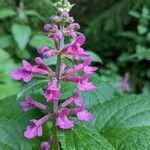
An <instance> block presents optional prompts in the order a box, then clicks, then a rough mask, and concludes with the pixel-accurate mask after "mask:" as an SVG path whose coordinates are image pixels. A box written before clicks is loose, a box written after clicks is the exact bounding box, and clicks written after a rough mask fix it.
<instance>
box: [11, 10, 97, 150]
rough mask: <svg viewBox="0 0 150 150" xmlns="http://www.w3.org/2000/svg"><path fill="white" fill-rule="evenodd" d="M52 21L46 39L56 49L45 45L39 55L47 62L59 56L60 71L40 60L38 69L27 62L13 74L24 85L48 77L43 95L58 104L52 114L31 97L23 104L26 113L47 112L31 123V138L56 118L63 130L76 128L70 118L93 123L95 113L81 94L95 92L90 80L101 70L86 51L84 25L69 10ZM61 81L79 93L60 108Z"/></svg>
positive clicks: (43, 144) (47, 146) (36, 62)
mask: <svg viewBox="0 0 150 150" xmlns="http://www.w3.org/2000/svg"><path fill="white" fill-rule="evenodd" d="M51 20H52V24H45V25H44V31H45V32H46V36H47V37H48V38H50V39H52V40H53V41H54V43H55V48H52V47H48V46H44V47H41V48H39V50H38V53H39V55H41V57H44V58H46V59H47V58H49V59H50V58H51V57H53V56H57V66H56V71H53V70H52V69H51V68H50V67H49V66H47V65H46V64H45V63H44V62H43V60H42V58H41V57H37V58H35V65H34V66H32V65H30V64H29V62H27V61H26V60H23V66H22V68H21V69H17V70H15V71H13V72H12V77H13V78H14V79H15V80H23V81H24V82H29V81H30V80H31V79H32V78H33V76H34V75H35V74H40V75H43V76H45V77H47V78H48V79H49V82H48V83H47V85H46V88H44V92H43V94H44V97H45V100H46V102H47V103H54V104H55V105H54V111H53V112H52V111H50V108H49V107H48V106H46V105H44V104H41V103H39V102H37V101H35V100H33V99H32V97H30V96H29V95H28V96H26V97H25V99H24V100H23V101H22V102H21V103H20V106H21V108H22V109H23V110H24V111H28V110H30V109H31V108H32V107H36V108H38V109H41V110H43V111H45V112H47V114H46V115H45V116H44V117H43V118H41V119H39V120H35V119H33V120H31V123H30V124H29V125H28V126H27V127H26V130H25V132H24V136H25V137H26V138H28V139H32V138H35V137H37V136H42V134H43V132H42V125H43V124H44V123H45V122H47V121H49V120H52V119H53V118H55V126H58V127H59V128H61V129H70V128H73V127H74V121H72V120H70V119H69V116H76V117H77V119H78V120H80V121H86V122H89V121H91V120H92V114H91V113H90V112H88V111H87V110H86V109H85V103H84V102H83V99H82V98H81V97H80V94H79V91H80V90H81V91H92V90H95V89H96V86H95V85H94V84H93V83H92V82H90V81H89V78H90V77H91V76H92V74H93V72H94V71H96V70H97V68H96V67H92V66H90V64H91V58H90V55H89V54H88V53H87V52H85V51H84V49H83V48H82V45H83V44H84V42H85V37H84V35H81V34H80V35H79V34H78V33H77V32H76V31H77V30H78V29H80V25H79V24H78V23H74V19H73V18H72V17H70V16H69V13H68V12H67V11H64V12H62V13H61V14H60V15H59V16H53V17H51ZM66 38H68V39H69V40H70V41H71V42H70V43H67V44H66V45H65V44H64V39H66ZM62 56H63V57H66V58H68V59H69V60H70V61H72V62H73V63H74V66H73V67H70V66H68V65H66V64H64V63H62V61H61V59H62ZM77 62H80V63H77ZM60 81H62V82H72V83H73V84H76V85H77V90H76V91H75V92H74V93H73V95H72V96H71V97H70V98H69V99H67V100H65V101H63V102H62V103H61V104H59V105H58V101H59V99H60V97H61V95H62V93H61V88H60V85H59V83H60ZM70 105H71V107H70ZM41 147H43V148H42V149H46V148H47V149H49V144H48V143H47V142H44V143H42V144H41Z"/></svg>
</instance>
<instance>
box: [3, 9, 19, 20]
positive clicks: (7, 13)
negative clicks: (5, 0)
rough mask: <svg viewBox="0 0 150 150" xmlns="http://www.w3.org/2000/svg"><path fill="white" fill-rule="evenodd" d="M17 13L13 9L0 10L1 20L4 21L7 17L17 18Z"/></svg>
mask: <svg viewBox="0 0 150 150" xmlns="http://www.w3.org/2000/svg"><path fill="white" fill-rule="evenodd" d="M15 15H16V12H15V11H14V10H12V9H1V10H0V19H4V18H7V17H12V16H15Z"/></svg>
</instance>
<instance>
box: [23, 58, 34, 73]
mask: <svg viewBox="0 0 150 150" xmlns="http://www.w3.org/2000/svg"><path fill="white" fill-rule="evenodd" d="M23 68H24V69H25V70H27V71H32V66H31V65H30V64H29V63H28V62H27V61H26V60H23Z"/></svg>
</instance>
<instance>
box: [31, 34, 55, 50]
mask: <svg viewBox="0 0 150 150" xmlns="http://www.w3.org/2000/svg"><path fill="white" fill-rule="evenodd" d="M30 45H31V46H32V47H34V48H36V49H38V48H40V47H42V46H50V47H52V48H54V47H55V45H54V42H53V40H51V39H50V38H47V37H44V36H34V37H33V38H32V39H31V41H30Z"/></svg>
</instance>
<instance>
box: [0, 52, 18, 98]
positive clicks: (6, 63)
mask: <svg viewBox="0 0 150 150" xmlns="http://www.w3.org/2000/svg"><path fill="white" fill-rule="evenodd" d="M0 56H1V59H0V66H1V67H0V99H2V98H5V97H8V96H10V95H13V94H15V93H16V92H17V90H18V88H19V87H20V84H19V83H18V82H16V81H14V80H13V79H12V78H11V72H12V71H13V70H14V69H16V68H17V67H18V65H16V64H15V62H14V61H13V60H12V58H11V57H10V56H9V54H8V53H7V52H5V51H4V50H3V49H0ZM6 68H7V69H6Z"/></svg>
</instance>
